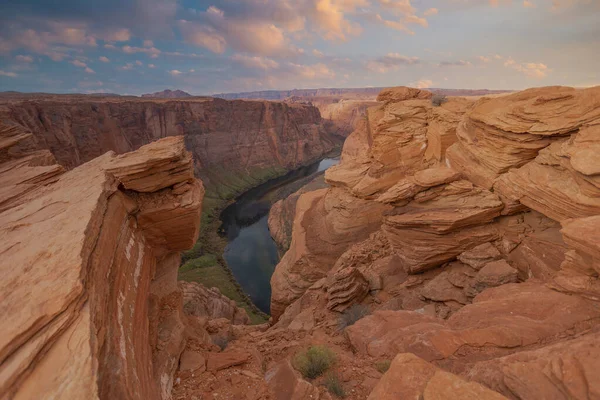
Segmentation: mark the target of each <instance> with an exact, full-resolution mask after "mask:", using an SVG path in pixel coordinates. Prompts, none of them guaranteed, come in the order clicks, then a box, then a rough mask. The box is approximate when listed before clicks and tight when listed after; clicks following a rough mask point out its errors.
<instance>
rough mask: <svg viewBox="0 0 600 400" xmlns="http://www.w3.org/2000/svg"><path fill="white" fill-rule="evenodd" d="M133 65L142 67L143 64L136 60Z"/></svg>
mask: <svg viewBox="0 0 600 400" xmlns="http://www.w3.org/2000/svg"><path fill="white" fill-rule="evenodd" d="M135 64H136V65H144V63H142V62H141V61H140V60H136V61H135Z"/></svg>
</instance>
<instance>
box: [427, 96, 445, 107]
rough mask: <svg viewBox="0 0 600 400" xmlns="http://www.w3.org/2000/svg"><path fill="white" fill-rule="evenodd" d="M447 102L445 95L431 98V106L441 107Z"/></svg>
mask: <svg viewBox="0 0 600 400" xmlns="http://www.w3.org/2000/svg"><path fill="white" fill-rule="evenodd" d="M447 101H448V99H447V98H446V96H445V95H443V94H434V95H433V97H432V98H431V104H433V105H434V106H436V107H439V106H441V105H442V104H444V103H445V102H447Z"/></svg>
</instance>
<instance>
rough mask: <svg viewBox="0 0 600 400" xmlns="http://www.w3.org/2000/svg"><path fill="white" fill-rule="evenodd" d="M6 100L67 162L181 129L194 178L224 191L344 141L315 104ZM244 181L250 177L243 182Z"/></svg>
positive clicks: (8, 109) (12, 119)
mask: <svg viewBox="0 0 600 400" xmlns="http://www.w3.org/2000/svg"><path fill="white" fill-rule="evenodd" d="M0 101H2V103H3V109H2V111H0V120H3V121H6V122H7V123H11V124H13V125H15V126H20V127H22V128H23V130H24V131H25V132H28V133H31V134H32V135H33V137H34V139H35V142H36V144H37V146H36V147H34V148H33V149H34V150H40V149H47V150H50V151H51V152H52V154H53V155H54V156H55V157H56V159H57V160H58V162H59V164H60V165H62V166H64V167H66V168H73V167H75V166H77V165H81V164H83V163H85V162H87V161H90V160H92V159H93V158H95V157H98V156H100V155H102V154H104V153H105V152H107V151H110V150H112V151H114V152H116V153H117V154H123V153H126V152H129V151H132V150H136V149H138V148H140V147H141V146H143V145H145V144H148V143H151V142H154V141H156V140H157V139H160V138H164V137H167V136H177V135H183V136H185V142H186V147H187V149H188V150H189V151H190V152H191V153H192V154H193V156H194V169H195V175H196V177H198V178H201V179H202V181H203V183H204V185H205V187H206V188H207V190H209V191H210V192H212V193H214V194H215V195H216V196H220V197H223V198H230V197H231V196H232V195H235V194H236V193H239V192H240V191H241V190H246V189H248V188H249V187H251V186H252V185H254V184H256V183H261V182H262V181H264V179H265V176H273V175H276V174H282V173H284V172H285V170H290V169H295V168H298V167H300V166H302V165H306V164H308V163H310V162H312V161H314V160H316V159H317V158H319V157H320V156H322V155H324V154H326V153H327V152H329V151H331V150H332V149H333V148H334V147H335V146H336V145H338V144H339V143H340V142H341V140H342V138H341V137H339V136H337V135H336V134H335V133H336V132H329V131H328V130H327V127H325V126H324V124H323V120H322V119H321V116H320V113H319V110H318V109H317V108H316V107H314V106H312V105H309V104H292V103H283V102H268V101H242V100H236V101H227V100H222V99H217V98H207V97H204V98H201V97H194V98H186V99H176V100H170V101H165V100H160V99H152V98H143V99H135V98H131V97H127V98H111V99H110V100H109V101H107V100H97V99H93V98H90V97H89V96H84V97H82V96H79V97H78V96H53V97H50V98H44V97H38V98H36V99H30V98H26V99H18V98H17V99H15V100H4V99H2V100H0ZM64 121H69V124H65V123H64ZM40 146H42V147H40ZM223 166H227V168H223ZM240 180H241V181H243V182H245V183H244V184H242V185H241V186H240V183H239V182H240ZM247 185H249V186H247Z"/></svg>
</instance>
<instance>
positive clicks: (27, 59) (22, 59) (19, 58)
mask: <svg viewBox="0 0 600 400" xmlns="http://www.w3.org/2000/svg"><path fill="white" fill-rule="evenodd" d="M15 60H17V61H18V62H23V63H31V62H33V57H31V56H23V55H20V54H19V55H18V56H16V57H15Z"/></svg>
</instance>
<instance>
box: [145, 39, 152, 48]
mask: <svg viewBox="0 0 600 400" xmlns="http://www.w3.org/2000/svg"><path fill="white" fill-rule="evenodd" d="M144 47H154V42H153V41H152V40H144Z"/></svg>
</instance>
